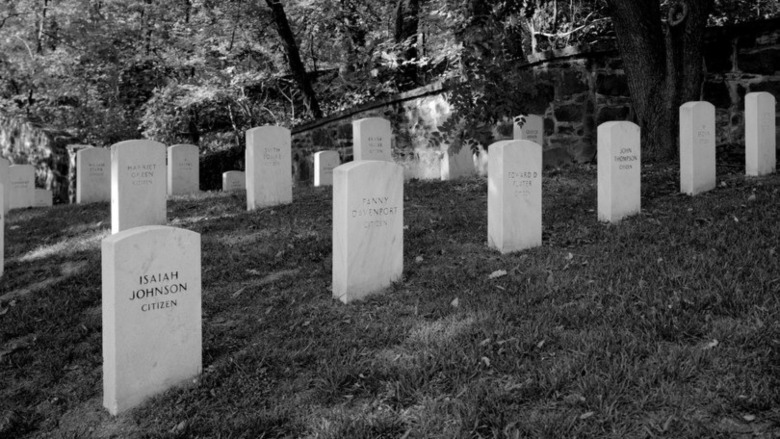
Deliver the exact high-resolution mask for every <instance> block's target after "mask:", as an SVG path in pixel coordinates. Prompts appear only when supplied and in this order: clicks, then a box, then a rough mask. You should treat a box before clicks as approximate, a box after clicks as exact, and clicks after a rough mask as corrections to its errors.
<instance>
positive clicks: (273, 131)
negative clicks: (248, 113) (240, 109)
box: [246, 126, 292, 210]
mask: <svg viewBox="0 0 780 439" xmlns="http://www.w3.org/2000/svg"><path fill="white" fill-rule="evenodd" d="M291 142H292V139H291V137H290V130H288V129H287V128H284V127H276V126H263V127H257V128H252V129H251V130H248V131H247V132H246V202H247V203H246V204H247V210H255V209H258V208H261V207H266V206H276V205H278V204H287V203H292V152H291V150H290V147H291Z"/></svg>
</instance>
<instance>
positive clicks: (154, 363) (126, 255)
mask: <svg viewBox="0 0 780 439" xmlns="http://www.w3.org/2000/svg"><path fill="white" fill-rule="evenodd" d="M200 265H201V257H200V235H199V234H197V233H195V232H192V231H189V230H185V229H177V228H175V227H167V226H143V227H136V228H133V229H130V230H125V231H123V232H120V233H117V234H114V235H112V236H109V237H108V238H105V239H104V240H103V242H102V269H103V273H102V276H103V406H104V407H106V408H107V409H108V411H109V412H110V413H111V414H113V415H116V414H117V413H119V412H122V411H125V410H127V409H130V408H133V407H135V406H137V405H139V404H141V403H142V402H143V401H144V400H145V399H146V398H148V397H150V396H152V395H155V394H157V393H161V392H163V391H165V390H166V389H168V388H170V387H172V386H175V385H177V384H180V383H182V382H184V381H186V380H189V379H191V378H194V377H196V376H197V375H198V374H200V372H201V349H202V345H201V339H202V336H201V271H200V268H201V267H200Z"/></svg>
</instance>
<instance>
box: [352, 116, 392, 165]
mask: <svg viewBox="0 0 780 439" xmlns="http://www.w3.org/2000/svg"><path fill="white" fill-rule="evenodd" d="M392 136H393V129H392V128H391V126H390V121H389V120H387V119H383V118H381V117H367V118H365V119H359V120H356V121H353V122H352V155H353V157H354V159H355V161H358V160H384V161H388V162H392V161H393V155H392V153H391V145H392V143H391V140H392Z"/></svg>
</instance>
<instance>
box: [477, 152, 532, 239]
mask: <svg viewBox="0 0 780 439" xmlns="http://www.w3.org/2000/svg"><path fill="white" fill-rule="evenodd" d="M488 151H489V156H488V195H487V203H488V247H490V248H495V249H497V250H498V251H500V252H501V253H509V252H515V251H519V250H524V249H528V248H533V247H538V246H540V245H542V146H541V145H538V144H536V143H534V142H531V141H528V140H505V141H501V142H496V143H494V144H492V145H490V147H488Z"/></svg>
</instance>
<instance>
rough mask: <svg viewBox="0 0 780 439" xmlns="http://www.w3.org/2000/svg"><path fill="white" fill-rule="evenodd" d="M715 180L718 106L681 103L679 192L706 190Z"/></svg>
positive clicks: (707, 103) (694, 193) (695, 192)
mask: <svg viewBox="0 0 780 439" xmlns="http://www.w3.org/2000/svg"><path fill="white" fill-rule="evenodd" d="M715 182H716V180H715V106H714V105H712V104H711V103H709V102H707V101H695V102H686V103H685V104H683V105H681V106H680V192H682V193H685V194H688V195H696V194H699V193H702V192H707V191H709V190H711V189H714V188H715Z"/></svg>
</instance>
